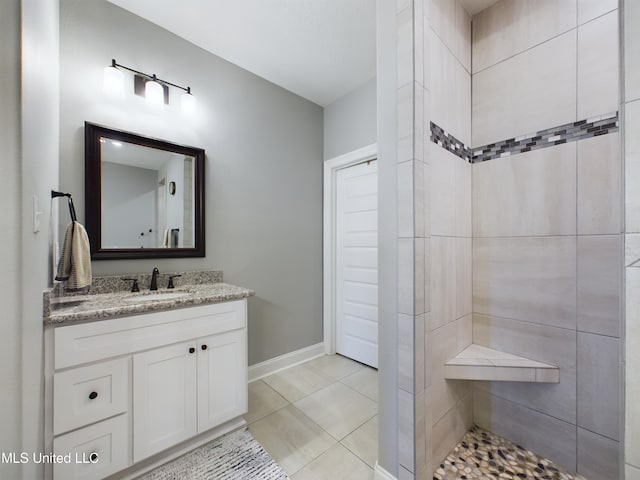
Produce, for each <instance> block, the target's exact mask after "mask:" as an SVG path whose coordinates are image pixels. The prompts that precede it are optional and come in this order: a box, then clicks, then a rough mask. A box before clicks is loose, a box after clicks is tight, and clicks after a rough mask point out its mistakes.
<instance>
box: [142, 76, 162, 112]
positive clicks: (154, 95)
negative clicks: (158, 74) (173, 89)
mask: <svg viewBox="0 0 640 480" xmlns="http://www.w3.org/2000/svg"><path fill="white" fill-rule="evenodd" d="M144 98H145V100H146V101H147V105H153V106H161V105H164V89H163V88H162V85H160V84H159V83H158V82H156V81H155V75H154V76H153V80H149V81H148V82H147V83H145V85H144Z"/></svg>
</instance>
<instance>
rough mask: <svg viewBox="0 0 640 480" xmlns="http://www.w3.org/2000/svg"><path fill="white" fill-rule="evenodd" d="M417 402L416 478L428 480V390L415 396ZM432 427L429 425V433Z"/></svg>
mask: <svg viewBox="0 0 640 480" xmlns="http://www.w3.org/2000/svg"><path fill="white" fill-rule="evenodd" d="M414 403H415V411H416V413H415V431H416V433H415V459H416V478H418V479H421V480H426V479H427V478H428V474H431V472H427V471H426V470H427V460H428V455H427V405H426V392H425V391H424V390H422V391H420V392H419V393H417V394H416V395H415V396H414ZM430 432H431V428H430V426H429V433H430Z"/></svg>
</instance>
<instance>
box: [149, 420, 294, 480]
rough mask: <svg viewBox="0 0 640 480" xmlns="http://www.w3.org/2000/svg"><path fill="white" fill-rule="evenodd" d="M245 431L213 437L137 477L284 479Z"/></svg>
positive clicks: (157, 479) (162, 479) (163, 479)
mask: <svg viewBox="0 0 640 480" xmlns="http://www.w3.org/2000/svg"><path fill="white" fill-rule="evenodd" d="M288 478H289V477H288V476H287V474H286V473H285V472H284V470H283V469H282V467H280V465H278V464H277V463H276V462H274V461H273V459H272V458H271V457H270V456H269V454H268V453H267V452H266V451H265V450H264V448H262V445H260V444H259V443H258V441H257V440H256V439H255V438H253V436H252V435H251V434H250V433H249V431H248V430H246V429H244V430H239V431H237V432H233V433H230V434H229V435H227V436H224V437H222V438H219V439H217V440H214V441H213V442H211V443H208V444H206V445H203V446H202V447H199V448H197V449H195V450H194V451H192V452H189V453H187V454H185V455H183V456H182V457H180V458H178V459H176V460H174V461H172V462H170V463H167V464H166V465H162V466H161V467H158V468H156V469H155V470H152V471H151V472H149V473H146V474H145V475H143V476H142V477H139V478H138V480H287V479H288Z"/></svg>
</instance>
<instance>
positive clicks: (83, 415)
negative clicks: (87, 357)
mask: <svg viewBox="0 0 640 480" xmlns="http://www.w3.org/2000/svg"><path fill="white" fill-rule="evenodd" d="M129 363H130V361H129V358H120V359H118V360H112V361H109V362H102V363H98V364H95V365H89V366H86V367H79V368H74V369H73V370H67V371H65V372H60V373H56V374H55V375H54V377H53V433H54V435H59V434H61V433H64V432H68V431H69V430H73V429H74V428H78V427H83V426H85V425H88V424H90V423H94V422H97V421H99V420H103V419H105V418H108V417H113V416H114V415H117V414H119V413H122V412H125V411H126V410H127V405H128V397H129V395H128V391H129V370H130V366H129Z"/></svg>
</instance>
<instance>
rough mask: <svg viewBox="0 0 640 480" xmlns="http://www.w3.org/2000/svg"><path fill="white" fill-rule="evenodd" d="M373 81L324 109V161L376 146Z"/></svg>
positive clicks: (374, 80)
mask: <svg viewBox="0 0 640 480" xmlns="http://www.w3.org/2000/svg"><path fill="white" fill-rule="evenodd" d="M376 138H377V117H376V79H375V77H374V78H372V79H371V80H369V81H368V82H367V83H365V84H364V85H362V86H360V87H359V88H357V89H356V90H354V91H352V92H350V93H347V94H346V95H344V96H342V97H340V98H339V99H337V100H336V101H335V102H333V103H331V104H329V105H327V106H326V107H324V159H325V160H327V159H329V158H334V157H337V156H339V155H343V154H345V153H349V152H352V151H353V150H357V149H358V148H361V147H365V146H367V145H371V144H372V143H376Z"/></svg>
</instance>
